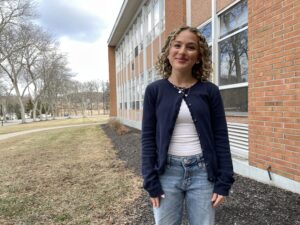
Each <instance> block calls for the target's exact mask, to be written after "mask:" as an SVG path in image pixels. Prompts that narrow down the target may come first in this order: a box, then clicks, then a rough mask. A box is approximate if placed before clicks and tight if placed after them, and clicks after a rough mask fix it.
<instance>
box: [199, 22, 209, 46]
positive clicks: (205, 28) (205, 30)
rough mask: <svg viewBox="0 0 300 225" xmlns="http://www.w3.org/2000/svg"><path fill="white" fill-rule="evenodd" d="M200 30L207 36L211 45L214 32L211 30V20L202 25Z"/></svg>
mask: <svg viewBox="0 0 300 225" xmlns="http://www.w3.org/2000/svg"><path fill="white" fill-rule="evenodd" d="M199 31H200V33H201V34H202V35H203V36H204V37H205V39H206V41H207V43H208V45H211V40H212V38H211V35H212V33H211V32H212V31H211V22H209V23H207V24H206V25H204V26H201V27H200V28H199Z"/></svg>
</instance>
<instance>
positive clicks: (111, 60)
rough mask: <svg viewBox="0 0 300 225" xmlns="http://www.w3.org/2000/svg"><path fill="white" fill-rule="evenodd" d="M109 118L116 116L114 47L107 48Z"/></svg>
mask: <svg viewBox="0 0 300 225" xmlns="http://www.w3.org/2000/svg"><path fill="white" fill-rule="evenodd" d="M108 61H109V68H108V69H109V88H110V89H109V104H110V114H109V115H110V116H117V93H116V87H117V84H116V62H115V61H116V60H115V47H108Z"/></svg>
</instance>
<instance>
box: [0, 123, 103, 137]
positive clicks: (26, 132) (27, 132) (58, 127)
mask: <svg viewBox="0 0 300 225" xmlns="http://www.w3.org/2000/svg"><path fill="white" fill-rule="evenodd" d="M103 123H104V122H99V123H86V124H75V125H65V126H57V127H45V128H39V129H33V130H24V131H19V132H15V133H9V134H1V135H0V141H2V140H5V139H8V138H12V137H16V136H19V135H24V134H30V133H36V132H40V131H46V130H54V129H61V128H68V127H81V126H91V125H99V124H103Z"/></svg>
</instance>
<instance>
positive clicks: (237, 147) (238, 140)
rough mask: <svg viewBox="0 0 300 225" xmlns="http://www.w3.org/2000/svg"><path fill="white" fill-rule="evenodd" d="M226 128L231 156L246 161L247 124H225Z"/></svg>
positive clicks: (247, 149) (247, 148)
mask: <svg viewBox="0 0 300 225" xmlns="http://www.w3.org/2000/svg"><path fill="white" fill-rule="evenodd" d="M227 126H228V135H229V141H230V150H231V154H232V155H233V156H237V157H240V158H243V159H248V151H249V147H248V124H243V123H227Z"/></svg>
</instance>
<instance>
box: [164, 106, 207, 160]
mask: <svg viewBox="0 0 300 225" xmlns="http://www.w3.org/2000/svg"><path fill="white" fill-rule="evenodd" d="M168 153H169V154H171V155H176V156H190V155H196V154H200V153H202V149H201V145H200V140H199V137H198V134H197V131H196V127H195V124H194V122H193V120H192V116H191V113H190V110H189V108H188V106H187V105H186V102H185V100H182V102H181V106H180V110H179V113H178V116H177V119H176V123H175V127H174V131H173V135H172V138H171V142H170V145H169V151H168Z"/></svg>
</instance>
